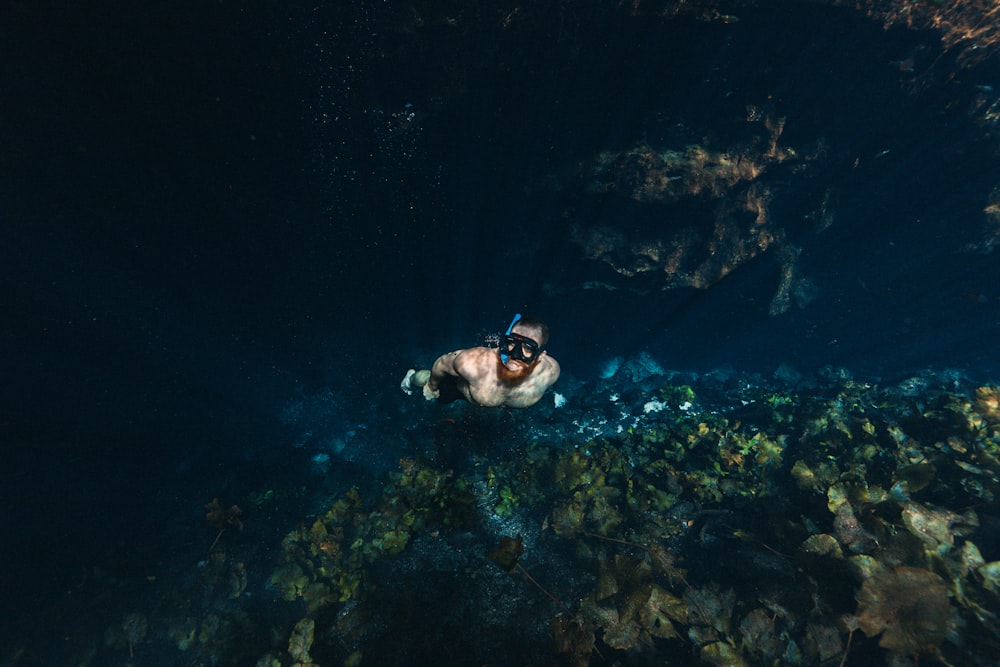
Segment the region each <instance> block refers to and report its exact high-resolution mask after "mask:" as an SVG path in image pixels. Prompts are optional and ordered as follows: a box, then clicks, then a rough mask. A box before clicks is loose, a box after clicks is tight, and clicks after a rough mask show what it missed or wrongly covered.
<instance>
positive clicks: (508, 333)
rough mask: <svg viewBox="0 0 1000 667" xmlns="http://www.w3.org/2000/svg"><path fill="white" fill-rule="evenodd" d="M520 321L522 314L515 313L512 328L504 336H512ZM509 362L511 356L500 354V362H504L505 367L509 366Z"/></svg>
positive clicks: (511, 322)
mask: <svg viewBox="0 0 1000 667" xmlns="http://www.w3.org/2000/svg"><path fill="white" fill-rule="evenodd" d="M519 319H521V313H515V314H514V319H512V320H511V321H510V326H509V327H507V333H505V334H504V335H505V336H509V335H510V332H511V331H513V330H514V325H515V324H517V321H518V320H519ZM509 360H510V357H509V356H507V355H506V354H504V353H502V352H501V353H500V361H502V362H503V363H504V365H505V366H506V365H507V361H509Z"/></svg>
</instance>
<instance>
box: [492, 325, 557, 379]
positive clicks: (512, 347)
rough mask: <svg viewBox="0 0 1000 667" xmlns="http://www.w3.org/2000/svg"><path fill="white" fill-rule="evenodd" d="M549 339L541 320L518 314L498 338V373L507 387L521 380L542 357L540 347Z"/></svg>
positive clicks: (547, 329)
mask: <svg viewBox="0 0 1000 667" xmlns="http://www.w3.org/2000/svg"><path fill="white" fill-rule="evenodd" d="M548 340H549V328H548V326H546V325H545V323H544V322H542V321H541V320H536V319H533V318H530V317H527V318H522V317H521V315H520V314H518V315H517V316H515V317H514V321H513V322H511V323H510V326H509V327H508V328H507V333H505V334H503V335H501V336H500V346H499V348H500V349H499V350H498V361H499V364H498V367H497V372H498V375H499V377H500V379H501V380H502V381H503V382H505V383H507V384H517V383H519V382H522V381H524V380H525V379H526V378H527V377H528V376H529V375H531V371H532V370H533V369H534V367H535V364H536V363H537V362H538V359H539V358H541V356H542V354H543V352H542V350H543V346H544V345H545V343H547V342H548Z"/></svg>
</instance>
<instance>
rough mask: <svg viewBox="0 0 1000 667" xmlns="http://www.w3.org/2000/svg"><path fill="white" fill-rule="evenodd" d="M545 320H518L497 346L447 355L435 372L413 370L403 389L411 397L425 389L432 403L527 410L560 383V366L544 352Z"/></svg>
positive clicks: (512, 324) (437, 365)
mask: <svg viewBox="0 0 1000 667" xmlns="http://www.w3.org/2000/svg"><path fill="white" fill-rule="evenodd" d="M548 340H549V328H548V326H546V325H545V323H544V322H541V321H539V320H535V319H532V318H528V317H521V314H520V313H518V314H517V315H515V316H514V319H513V321H511V323H510V326H509V327H507V333H505V334H503V335H501V336H498V337H496V341H495V345H492V346H487V345H489V342H490V341H488V342H487V345H484V346H481V347H473V348H469V349H467V350H455V351H454V352H449V353H448V354H443V355H441V356H440V357H438V359H437V361H435V362H434V366H433V367H432V368H431V370H422V371H417V370H413V369H410V370H409V371H407V373H406V377H404V378H403V382H402V384H401V385H400V386H401V387H402V389H403V391H405V392H406V393H407V394H410V393H413V390H414V389H417V388H421V389H422V390H423V394H424V398H426V399H427V400H428V401H433V400H435V399H437V401H438V402H439V403H451V402H452V401H457V400H461V399H464V400H466V401H469V402H470V403H472V404H473V405H481V406H484V407H507V408H526V407H529V406H531V405H534V404H535V403H537V402H538V401H539V399H541V397H542V395H543V394H544V393H545V390H546V389H548V388H549V387H551V386H552V385H553V384H555V382H556V380H558V379H559V363H558V362H557V361H556V360H555V359H553V358H552V357H550V356H549V354H548V352H546V351H545V349H544V348H545V344H546V343H547V342H548Z"/></svg>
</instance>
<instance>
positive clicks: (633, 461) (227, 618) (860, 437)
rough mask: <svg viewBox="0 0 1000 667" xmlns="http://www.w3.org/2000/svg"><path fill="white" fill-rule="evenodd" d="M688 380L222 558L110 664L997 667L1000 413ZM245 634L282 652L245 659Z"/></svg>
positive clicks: (578, 409) (933, 380)
mask: <svg viewBox="0 0 1000 667" xmlns="http://www.w3.org/2000/svg"><path fill="white" fill-rule="evenodd" d="M683 380H684V381H683V382H679V381H678V378H677V377H672V378H669V379H668V378H667V376H663V375H659V376H653V377H652V378H648V379H646V380H644V381H643V382H641V383H640V385H639V386H638V388H637V390H635V391H631V390H630V389H629V388H627V387H616V386H613V381H609V382H608V383H605V385H602V386H601V387H600V388H599V389H598V390H597V391H599V392H603V391H604V390H605V389H607V390H608V391H609V393H608V398H607V400H608V401H609V403H611V404H613V405H614V410H615V414H617V415H618V418H617V419H610V420H609V419H608V418H607V416H606V415H607V414H610V413H606V412H605V413H601V414H602V415H604V416H599V412H600V411H599V410H597V409H595V408H594V407H593V406H591V407H589V408H585V407H583V405H584V402H582V401H581V400H574V398H573V397H571V398H570V399H569V401H568V404H567V406H566V407H565V408H559V409H556V408H547V409H541V410H538V411H535V412H534V413H533V414H532V415H530V416H528V417H525V422H524V423H526V424H531V426H530V427H527V428H512V429H511V433H510V434H509V437H510V438H511V439H518V440H519V442H518V443H515V444H516V445H517V446H511V447H506V448H494V449H497V450H498V451H494V449H491V450H490V451H488V452H485V453H483V454H477V455H474V456H471V457H470V461H469V465H467V466H465V467H463V468H460V469H457V470H452V469H444V468H442V467H439V466H438V465H437V464H436V463H435V462H434V461H433V457H432V456H428V457H426V459H422V458H417V457H415V458H406V459H403V460H401V461H400V462H399V466H398V469H397V470H396V471H395V472H394V473H392V474H391V475H390V476H389V478H388V479H387V480H385V483H384V486H383V487H382V488H381V489H376V490H374V491H372V490H368V491H365V490H363V489H360V488H351V489H349V490H347V491H346V492H344V493H343V494H341V495H339V496H338V497H335V498H332V499H330V500H329V501H328V503H326V507H325V509H323V510H322V511H318V512H315V513H313V514H310V515H308V516H305V517H302V519H301V520H300V521H299V523H298V525H296V526H291V527H288V528H287V529H286V530H287V532H285V534H284V538H283V539H282V540H281V541H280V546H277V547H276V548H274V549H271V550H258V551H256V552H255V553H256V555H255V556H254V558H255V559H256V561H257V562H256V563H247V562H245V561H244V560H237V559H236V558H234V557H232V556H230V555H228V554H227V553H226V552H222V551H219V550H218V549H217V550H215V551H213V552H212V553H211V556H210V558H209V559H208V561H207V562H206V563H205V564H204V566H203V567H202V568H201V572H200V575H199V577H200V578H199V582H200V583H198V584H196V585H195V589H196V590H200V591H201V595H202V597H201V598H200V602H198V604H197V605H194V604H192V603H187V604H186V605H184V606H183V607H179V608H178V611H177V612H175V613H174V614H173V615H172V616H171V615H169V614H168V613H167V612H166V611H165V609H146V610H130V611H129V612H128V613H127V614H122V615H120V616H119V617H118V619H117V621H116V624H115V626H114V627H112V628H110V629H109V630H108V634H107V641H108V645H109V646H112V647H115V649H116V650H117V651H118V652H119V653H120V654H121V655H122V656H123V657H124V656H125V655H134V656H139V655H141V652H142V650H143V645H144V644H145V645H149V644H150V643H151V642H155V641H156V636H157V635H159V636H161V637H162V636H163V635H166V636H168V637H170V638H171V643H172V644H173V646H174V649H173V650H176V651H179V652H181V653H183V654H184V655H185V656H186V659H188V662H186V663H185V664H188V663H189V664H257V665H259V666H261V667H278V666H282V667H289V666H291V665H295V666H297V667H305V666H307V665H360V664H386V662H387V661H394V662H395V663H396V664H417V663H420V662H421V661H425V660H426V659H428V657H436V659H437V660H438V661H439V662H440V663H441V664H498V665H499V664H566V665H591V664H593V665H604V664H621V665H626V664H647V663H649V664H654V663H655V664H663V663H664V662H667V661H669V663H670V664H709V665H748V666H749V665H774V664H787V665H824V664H830V665H869V664H893V665H908V664H913V665H915V664H918V663H919V664H924V665H930V664H941V665H994V664H996V663H997V658H998V656H1000V617H998V613H1000V536H998V532H997V527H998V525H1000V507H998V505H997V493H998V491H1000V489H998V485H1000V482H998V481H997V480H998V475H1000V387H996V386H990V385H986V386H980V387H974V386H963V382H962V381H959V380H954V379H943V378H940V377H938V376H929V377H921V378H914V379H911V380H907V381H905V382H903V383H900V384H896V385H890V386H879V385H877V384H872V383H865V382H858V381H855V380H853V379H851V378H850V377H849V376H847V375H846V374H842V373H831V374H829V375H827V376H826V378H825V379H823V380H819V381H816V382H814V383H811V384H803V385H801V386H796V387H794V388H776V387H773V386H769V385H768V384H766V383H759V382H750V381H747V380H746V379H742V378H735V377H732V378H726V379H722V380H720V379H719V378H718V377H712V378H710V377H709V376H703V377H694V376H692V377H687V378H683ZM632 389H636V388H632ZM622 397H624V398H622ZM465 418H466V417H464V416H463V415H461V414H460V415H459V417H458V421H459V422H461V421H462V420H463V419H465ZM589 423H594V424H598V423H599V424H602V426H600V428H599V429H598V427H594V428H593V429H588V428H583V427H584V426H586V425H587V424H589ZM460 425H461V424H459V426H460ZM598 430H599V432H598ZM474 433H475V432H474V431H470V430H465V429H461V428H452V429H450V430H449V429H443V430H441V431H440V432H439V433H438V435H437V436H436V437H438V438H441V439H444V440H448V439H449V438H456V439H460V440H463V442H464V441H465V439H468V438H470V437H472V435H474ZM470 434H472V435H470ZM585 434H593V435H592V437H591V436H590V435H585ZM445 444H449V445H450V444H453V443H445ZM247 506H252V503H250V502H249V501H248V503H247ZM234 507H235V506H234ZM208 510H209V519H208V521H209V525H210V526H211V527H212V529H213V530H214V529H218V530H222V529H223V528H226V527H236V526H237V525H242V522H243V520H244V519H246V521H247V522H248V523H250V522H252V517H251V518H247V517H246V516H241V513H237V512H235V510H233V508H229V509H226V508H225V506H223V505H222V504H221V503H218V502H213V503H211V504H210V506H209V507H208ZM236 522H239V524H237V523H236ZM241 535H245V531H244V533H241ZM222 542H225V540H223V541H222ZM455 554H461V557H460V558H458V559H457V560H456V559H455ZM455 563H460V564H459V565H456V564H455ZM248 572H249V573H250V574H249V575H248ZM255 577H256V581H255ZM248 579H249V581H248ZM452 587H455V590H452ZM456 590H457V593H456V592H455V591H456ZM248 591H253V595H250V594H249V593H248ZM179 595H180V594H179ZM254 596H256V597H257V598H259V601H263V600H268V604H267V606H268V607H270V608H272V613H271V614H270V615H265V616H263V617H261V616H260V614H259V611H258V612H256V613H257V615H256V616H255V612H253V607H252V605H250V603H249V602H248V601H247V599H248V598H252V597H254ZM456 600H458V601H460V602H456ZM196 607H197V608H196ZM404 607H406V608H407V609H408V610H409V611H407V614H410V615H403V614H402V612H400V611H399V610H400V609H403V608H404ZM275 609H276V610H280V613H273V612H274V610H275ZM417 618H425V619H428V620H427V626H429V627H434V626H441V627H447V628H466V629H467V632H466V633H465V634H466V635H467V636H466V637H464V638H456V637H455V636H454V633H453V632H452V631H451V630H449V631H448V632H444V631H442V635H441V637H428V636H426V631H418V630H415V629H413V628H411V627H410V626H409V625H408V624H407V623H404V622H403V619H410V622H413V619H417ZM421 627H423V626H421ZM486 628H489V631H488V632H487V630H486ZM244 633H247V634H253V635H255V636H258V637H260V636H264V637H268V638H269V639H267V640H266V645H262V644H261V642H259V641H258V642H256V643H255V644H253V646H254V647H256V649H257V653H256V655H254V654H253V653H252V652H250V650H249V646H248V647H247V650H245V651H244V652H242V653H240V652H239V651H238V650H237V649H235V648H234V647H237V646H239V645H240V641H241V640H240V637H241V636H245V634H244ZM449 633H451V634H449ZM477 646H478V647H479V649H478V650H479V651H480V653H479V654H476V650H477V648H476V647H477ZM505 646H507V647H509V651H508V652H507V653H504V652H502V651H503V648H504V647H505ZM526 646H528V648H525V647H526ZM463 652H464V653H463ZM469 652H471V654H470V653H469ZM458 653H462V655H465V657H466V658H467V659H468V660H471V661H472V662H464V663H463V662H462V661H461V660H460V659H459V658H458V657H457V656H456V654H458ZM234 655H237V656H239V658H238V659H237V658H233V657H232V656H234ZM240 660H242V662H241V661H240ZM199 661H200V662H199Z"/></svg>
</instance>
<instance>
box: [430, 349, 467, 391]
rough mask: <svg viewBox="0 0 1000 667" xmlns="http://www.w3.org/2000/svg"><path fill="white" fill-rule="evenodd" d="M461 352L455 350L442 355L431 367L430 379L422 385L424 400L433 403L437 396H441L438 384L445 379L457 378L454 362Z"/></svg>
mask: <svg viewBox="0 0 1000 667" xmlns="http://www.w3.org/2000/svg"><path fill="white" fill-rule="evenodd" d="M461 352H462V351H461V350H455V351H454V352H449V353H448V354H442V355H441V356H440V357H438V358H437V361H435V362H434V365H433V366H431V378H430V379H429V380H428V381H427V384H425V385H424V398H426V399H427V400H428V401H433V400H434V399H436V398H437V397H438V396H440V395H441V390H440V389H439V388H438V383H440V382H441V381H442V380H444V379H445V378H446V377H448V376H449V375H450V376H454V377H458V375H459V374H458V370H457V369H456V368H455V360H456V359H457V358H458V355H459V354H460V353H461Z"/></svg>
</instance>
